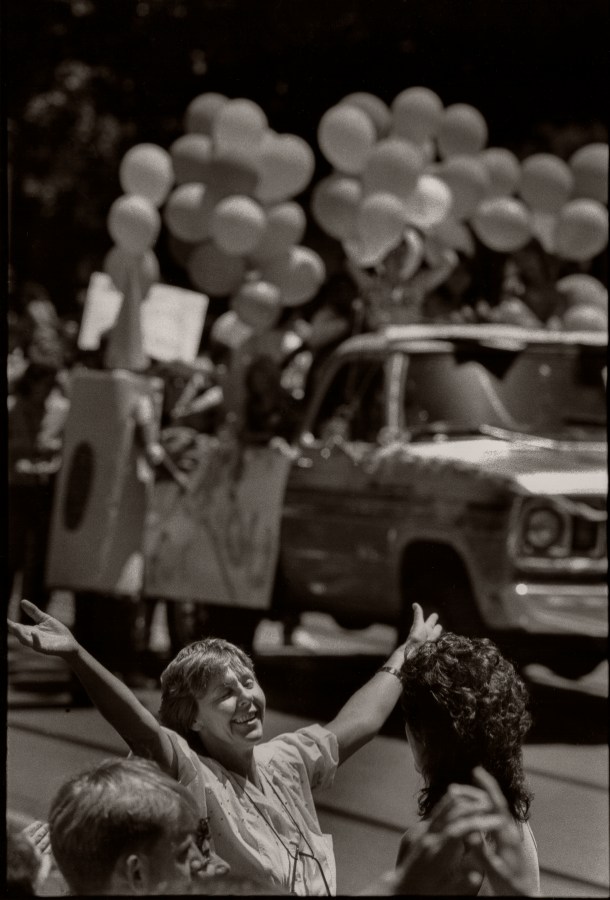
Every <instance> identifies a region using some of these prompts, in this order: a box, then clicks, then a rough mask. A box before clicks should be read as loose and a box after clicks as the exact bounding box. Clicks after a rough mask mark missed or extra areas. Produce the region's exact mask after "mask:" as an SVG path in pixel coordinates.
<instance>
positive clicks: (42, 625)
mask: <svg viewBox="0 0 610 900" xmlns="http://www.w3.org/2000/svg"><path fill="white" fill-rule="evenodd" d="M21 609H22V610H23V611H24V612H25V613H27V615H28V616H29V617H30V619H33V620H34V622H35V623H36V624H35V625H21V624H19V623H18V622H11V620H10V619H9V620H8V623H7V626H8V630H9V632H10V633H11V634H14V635H15V637H16V638H17V639H18V640H19V641H20V643H22V644H23V646H24V647H31V648H32V649H33V650H37V651H38V652H39V653H45V654H47V655H50V656H70V654H72V653H75V652H76V650H77V649H78V642H77V641H76V639H75V637H74V635H73V634H72V632H71V631H70V629H69V628H66V626H65V625H63V624H62V623H61V622H60V621H59V620H58V619H54V618H53V616H49V615H47V614H46V613H43V611H42V610H41V609H38V607H37V606H35V605H34V604H33V603H30V601H29V600H22V601H21Z"/></svg>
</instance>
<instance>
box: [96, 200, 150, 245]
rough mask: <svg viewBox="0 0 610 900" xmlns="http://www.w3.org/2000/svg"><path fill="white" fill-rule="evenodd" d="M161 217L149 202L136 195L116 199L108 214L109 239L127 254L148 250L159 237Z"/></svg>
mask: <svg viewBox="0 0 610 900" xmlns="http://www.w3.org/2000/svg"><path fill="white" fill-rule="evenodd" d="M160 230H161V217H160V215H159V213H158V211H157V209H156V208H155V207H154V206H153V204H152V203H151V202H150V200H147V199H146V198H145V197H139V196H137V195H136V194H127V195H124V196H123V197H118V198H117V199H116V200H115V201H114V203H113V204H112V206H111V207H110V211H109V213H108V231H109V233H110V237H111V238H112V239H113V240H114V242H115V244H118V246H119V247H121V248H122V249H123V250H125V251H126V252H127V253H133V254H139V253H144V251H145V250H150V248H151V247H152V246H153V244H154V243H155V241H156V240H157V238H158V236H159V231H160Z"/></svg>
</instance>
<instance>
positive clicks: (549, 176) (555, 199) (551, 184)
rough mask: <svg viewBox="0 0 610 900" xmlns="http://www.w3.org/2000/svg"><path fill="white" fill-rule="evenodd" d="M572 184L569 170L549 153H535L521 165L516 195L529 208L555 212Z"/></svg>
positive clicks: (567, 196) (568, 195)
mask: <svg viewBox="0 0 610 900" xmlns="http://www.w3.org/2000/svg"><path fill="white" fill-rule="evenodd" d="M573 185H574V176H573V175H572V172H571V171H570V167H569V166H568V164H567V163H565V162H564V161H563V160H562V159H559V157H558V156H553V154H552V153H535V154H534V155H533V156H529V157H528V158H527V159H525V160H524V161H523V163H522V164H521V181H520V183H519V194H520V195H521V197H522V198H523V199H524V200H525V202H526V203H527V205H528V206H529V207H530V208H531V209H535V210H538V211H539V212H544V213H557V212H559V210H560V209H561V207H562V206H564V204H565V203H567V201H568V199H569V197H570V194H571V193H572V187H573Z"/></svg>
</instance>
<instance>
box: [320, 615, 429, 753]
mask: <svg viewBox="0 0 610 900" xmlns="http://www.w3.org/2000/svg"><path fill="white" fill-rule="evenodd" d="M437 622H438V615H437V614H436V613H432V615H431V616H428V618H427V619H424V613H423V610H422V608H421V606H420V605H419V603H414V604H413V624H412V626H411V630H410V632H409V636H408V638H407V640H406V641H405V643H404V644H401V645H400V646H399V647H397V648H396V650H394V652H393V653H392V655H391V656H390V657H389V659H388V660H387V662H386V663H385V665H384V666H382V668H381V669H380V670H379V671H378V672H376V673H375V675H373V677H372V678H371V679H370V681H367V683H366V684H365V685H364V686H363V687H361V688H360V690H359V691H356V693H355V694H353V695H352V697H350V699H349V700H348V701H347V703H346V704H345V706H343V707H342V708H341V710H340V711H339V712H338V714H337V715H336V716H335V718H334V719H333V720H332V722H329V723H328V725H327V726H326V727H327V728H328V730H329V731H332V732H333V733H334V734H335V735H336V737H337V741H338V743H339V765H341V763H343V762H345V760H346V759H348V758H349V757H350V756H351V755H352V753H354V752H355V751H356V750H358V749H359V748H360V747H362V746H364V744H366V743H367V742H368V741H370V740H371V738H373V737H374V736H375V735H376V734H377V733H378V731H379V729H380V728H381V726H382V725H383V723H384V722H385V720H386V719H387V718H388V716H389V715H390V713H391V712H392V710H393V709H394V707H395V706H396V702H397V700H398V699H399V697H400V695H401V692H402V684H401V681H400V678H399V677H398V673H399V672H400V668H401V666H402V664H403V662H404V661H405V658H406V659H408V658H409V656H411V655H412V654H413V653H415V651H416V650H417V649H418V648H419V647H420V646H421V645H422V644H424V643H425V642H426V641H436V640H438V638H439V637H440V634H441V631H442V628H441V626H440V625H438V624H437ZM386 668H389V669H391V670H392V671H390V672H388V671H384V669H386Z"/></svg>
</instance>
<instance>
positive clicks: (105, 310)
mask: <svg viewBox="0 0 610 900" xmlns="http://www.w3.org/2000/svg"><path fill="white" fill-rule="evenodd" d="M122 302H123V295H122V293H121V292H120V291H117V289H116V288H115V286H114V282H113V281H112V278H111V277H110V275H106V274H105V272H94V273H93V274H92V275H91V278H90V279H89V287H88V288H87V297H86V299H85V308H84V309H83V318H82V320H81V326H80V331H79V333H78V346H79V348H80V349H81V350H97V349H98V347H99V345H100V337H101V336H102V334H103V333H104V332H105V331H108V329H109V328H112V326H113V325H114V323H115V321H116V317H117V316H118V314H119V309H120V308H121V303H122Z"/></svg>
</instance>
